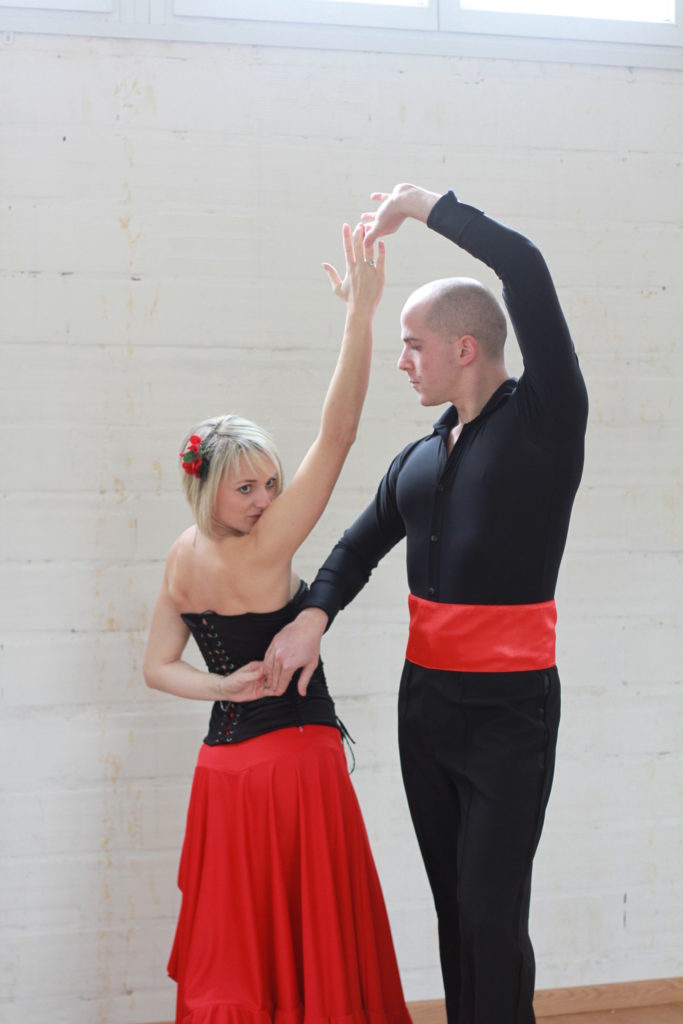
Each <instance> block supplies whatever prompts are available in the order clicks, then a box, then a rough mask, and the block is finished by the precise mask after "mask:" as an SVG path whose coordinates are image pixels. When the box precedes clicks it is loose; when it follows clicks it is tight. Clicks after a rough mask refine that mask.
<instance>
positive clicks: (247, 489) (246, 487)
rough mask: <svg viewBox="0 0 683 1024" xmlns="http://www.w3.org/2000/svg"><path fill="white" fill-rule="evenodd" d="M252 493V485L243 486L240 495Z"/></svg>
mask: <svg viewBox="0 0 683 1024" xmlns="http://www.w3.org/2000/svg"><path fill="white" fill-rule="evenodd" d="M250 491H251V484H242V486H241V487H240V494H249V492H250Z"/></svg>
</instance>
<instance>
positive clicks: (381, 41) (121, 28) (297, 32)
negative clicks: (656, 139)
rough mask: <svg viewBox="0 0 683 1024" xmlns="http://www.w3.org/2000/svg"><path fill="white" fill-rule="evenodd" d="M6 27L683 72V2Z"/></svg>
mask: <svg viewBox="0 0 683 1024" xmlns="http://www.w3.org/2000/svg"><path fill="white" fill-rule="evenodd" d="M0 31H2V32H4V33H11V32H13V31H16V32H53V33H60V34H61V33H64V34H71V35H100V36H119V37H129V38H141V39H168V40H179V41H183V40H186V41H193V42H213V43H237V44H244V45H260V46H293V47H299V48H300V47H315V48H318V49H320V48H322V49H328V50H345V49H346V50H367V51H374V52H378V53H382V52H388V53H414V54H420V53H422V54H439V55H442V56H447V55H456V56H466V57H501V58H507V59H512V60H543V61H551V60H560V61H571V62H574V63H576V62H586V63H591V64H616V65H621V66H623V65H629V66H630V65H635V66H638V65H641V66H645V67H666V68H674V69H677V70H681V69H682V68H683V0H0Z"/></svg>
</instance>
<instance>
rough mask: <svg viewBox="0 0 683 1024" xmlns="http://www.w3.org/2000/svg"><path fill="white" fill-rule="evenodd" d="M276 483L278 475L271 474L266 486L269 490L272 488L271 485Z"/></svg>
mask: <svg viewBox="0 0 683 1024" xmlns="http://www.w3.org/2000/svg"><path fill="white" fill-rule="evenodd" d="M276 483H277V477H276V476H271V478H270V480H266V487H267V488H268V490H270V489H271V487H275V485H276Z"/></svg>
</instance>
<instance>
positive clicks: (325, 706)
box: [181, 581, 346, 746]
mask: <svg viewBox="0 0 683 1024" xmlns="http://www.w3.org/2000/svg"><path fill="white" fill-rule="evenodd" d="M307 590H308V587H307V586H306V584H305V583H304V582H303V581H302V582H301V584H300V586H299V589H298V591H297V592H296V594H295V595H294V597H293V598H292V600H291V601H289V602H288V604H286V605H285V606H284V608H280V609H278V611H275V612H246V613H245V614H243V615H219V614H217V612H211V611H206V612H200V613H187V614H184V615H181V618H182V620H183V622H184V623H185V624H186V625H187V626H188V627H189V628H190V631H191V632H192V635H193V636H194V638H195V640H196V642H197V646H198V647H199V650H200V651H201V653H202V655H203V657H204V661H205V662H206V666H207V668H208V669H209V671H210V672H217V673H218V674H219V675H228V674H229V673H230V672H234V671H235V669H237V668H240V667H241V666H242V665H246V664H248V662H250V661H262V660H263V657H264V655H265V653H266V651H267V650H268V646H269V644H270V641H271V640H272V639H273V637H274V636H275V634H276V633H278V632H279V631H280V630H281V629H282V627H283V626H286V625H287V623H288V622H291V621H292V620H293V619H295V618H296V616H297V615H298V614H299V612H300V611H301V606H302V603H303V599H304V596H305V594H306V592H307ZM299 674H300V673H299V672H297V673H295V675H294V676H293V678H292V681H291V682H290V684H289V686H288V687H287V690H286V691H285V692H284V693H283V694H282V696H280V697H261V698H259V699H258V700H250V701H216V703H215V704H214V705H213V708H212V710H211V719H210V721H209V731H208V733H207V735H206V736H205V737H204V742H205V743H208V744H209V746H217V745H219V744H221V743H239V742H240V741H241V740H247V739H251V738H252V737H254V736H261V735H262V734H263V733H266V732H272V731H273V730H274V729H284V728H286V727H287V726H291V725H332V726H336V727H338V728H340V729H341V731H342V734H344V733H345V731H346V730H345V729H344V727H343V726H342V725H341V723H340V722H338V720H337V717H336V714H335V710H334V703H333V701H332V698H331V697H330V695H329V693H328V692H327V684H326V682H325V676H324V674H323V666H322V661H319V662H318V667H317V668H316V670H315V672H314V673H313V675H312V676H311V680H310V682H309V684H308V690H307V693H306V696H305V697H302V696H300V694H299V692H298V691H297V688H296V684H297V681H298V678H299Z"/></svg>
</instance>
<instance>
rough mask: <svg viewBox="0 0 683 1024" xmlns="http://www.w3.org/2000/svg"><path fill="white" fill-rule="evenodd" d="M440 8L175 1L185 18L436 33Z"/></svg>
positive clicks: (405, 1)
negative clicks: (389, 28) (427, 30)
mask: <svg viewBox="0 0 683 1024" xmlns="http://www.w3.org/2000/svg"><path fill="white" fill-rule="evenodd" d="M438 7H439V4H438V0H173V14H174V15H175V16H177V17H181V18H186V17H189V18H236V19H240V20H248V21H252V20H254V21H271V22H290V23H291V22H299V23H303V24H316V25H360V26H367V27H373V28H384V27H391V28H398V29H408V28H413V29H432V30H436V29H437V28H438Z"/></svg>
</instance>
